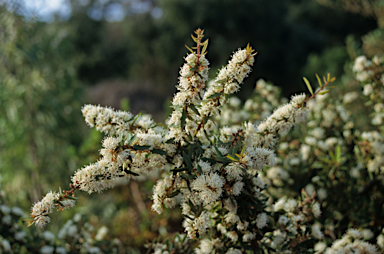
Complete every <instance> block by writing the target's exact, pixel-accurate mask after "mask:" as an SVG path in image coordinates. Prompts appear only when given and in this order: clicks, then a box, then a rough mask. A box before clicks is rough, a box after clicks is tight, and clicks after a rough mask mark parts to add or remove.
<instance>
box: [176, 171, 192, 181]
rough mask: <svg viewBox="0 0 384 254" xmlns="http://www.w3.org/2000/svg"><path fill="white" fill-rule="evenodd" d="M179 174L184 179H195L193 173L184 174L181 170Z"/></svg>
mask: <svg viewBox="0 0 384 254" xmlns="http://www.w3.org/2000/svg"><path fill="white" fill-rule="evenodd" d="M180 175H181V177H183V178H184V179H191V180H192V179H195V176H193V175H188V174H185V173H183V172H180Z"/></svg>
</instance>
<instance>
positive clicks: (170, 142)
mask: <svg viewBox="0 0 384 254" xmlns="http://www.w3.org/2000/svg"><path fill="white" fill-rule="evenodd" d="M174 142H175V139H174V138H171V139H168V140H167V141H166V142H165V143H167V144H173V143H174Z"/></svg>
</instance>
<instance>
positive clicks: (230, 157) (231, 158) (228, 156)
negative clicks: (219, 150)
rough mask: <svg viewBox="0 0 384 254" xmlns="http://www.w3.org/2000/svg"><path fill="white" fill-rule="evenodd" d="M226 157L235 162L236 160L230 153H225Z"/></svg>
mask: <svg viewBox="0 0 384 254" xmlns="http://www.w3.org/2000/svg"><path fill="white" fill-rule="evenodd" d="M226 157H227V158H228V159H230V160H232V161H234V162H237V161H238V160H236V159H235V158H233V157H232V156H230V155H227V156H226Z"/></svg>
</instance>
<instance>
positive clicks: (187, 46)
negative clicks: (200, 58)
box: [185, 45, 194, 53]
mask: <svg viewBox="0 0 384 254" xmlns="http://www.w3.org/2000/svg"><path fill="white" fill-rule="evenodd" d="M185 47H186V48H187V49H188V50H189V51H190V52H191V53H194V52H193V50H192V49H191V48H190V47H188V46H187V45H185Z"/></svg>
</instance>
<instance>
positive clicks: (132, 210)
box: [0, 0, 384, 247]
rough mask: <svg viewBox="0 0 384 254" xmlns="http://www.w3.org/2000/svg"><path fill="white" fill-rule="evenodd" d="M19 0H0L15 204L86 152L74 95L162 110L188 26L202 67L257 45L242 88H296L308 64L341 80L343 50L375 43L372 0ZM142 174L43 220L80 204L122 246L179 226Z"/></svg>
mask: <svg viewBox="0 0 384 254" xmlns="http://www.w3.org/2000/svg"><path fill="white" fill-rule="evenodd" d="M37 2H38V1H37ZM40 2H41V1H40ZM43 2H44V1H43ZM26 3H27V1H25V2H24V1H12V0H7V1H1V2H0V57H1V58H0V173H1V175H2V177H3V189H4V190H5V192H6V193H7V196H8V197H9V202H10V203H11V205H17V206H19V207H21V208H22V209H23V210H24V211H25V212H26V213H27V214H28V209H29V207H30V206H31V204H32V203H33V202H34V201H37V200H39V199H40V197H41V196H42V195H43V194H44V193H46V192H47V191H48V190H50V189H55V190H56V189H58V188H57V187H58V186H61V187H62V188H65V187H66V186H67V185H68V184H69V182H70V176H71V175H72V174H73V172H74V171H75V170H76V169H77V168H80V167H82V165H85V164H87V163H89V162H92V161H95V160H96V159H97V158H98V154H97V151H98V149H99V148H100V141H101V139H102V136H101V134H99V133H97V132H95V131H91V130H88V128H87V127H86V126H85V124H84V122H83V120H82V117H81V113H80V109H81V106H82V105H83V104H84V103H94V104H101V105H108V106H112V107H115V108H122V109H129V110H131V111H132V112H133V113H135V114H136V113H139V112H141V111H145V112H147V113H150V114H152V115H153V117H154V118H155V119H156V120H158V121H163V120H164V119H165V118H166V112H167V111H166V109H165V106H163V105H168V104H166V102H167V101H168V100H169V99H170V98H171V97H172V94H173V93H174V92H175V85H176V84H177V77H178V71H179V68H180V66H181V65H182V63H183V57H184V56H185V55H186V52H187V50H186V49H185V47H184V45H185V44H186V45H189V46H190V45H191V43H192V41H191V38H190V34H191V33H192V31H193V30H195V29H196V28H198V27H201V28H203V29H205V34H206V35H207V37H208V38H209V39H210V42H211V43H210V45H209V47H208V51H209V53H208V59H209V60H210V62H211V69H212V71H211V75H212V77H213V75H215V73H216V72H217V70H218V69H219V68H220V67H221V66H222V65H224V64H225V63H226V61H228V56H229V55H230V54H231V53H232V52H233V51H235V50H236V49H237V48H239V47H244V46H245V45H246V44H247V43H250V44H251V45H252V47H254V48H255V49H256V50H257V51H258V55H257V57H256V63H255V66H254V73H253V74H252V75H251V76H250V78H248V80H247V81H246V83H245V84H244V86H243V89H242V92H241V94H240V98H243V99H244V98H245V95H246V94H249V92H250V91H252V90H253V88H254V84H255V81H256V80H257V79H259V78H263V79H265V80H268V81H271V82H272V83H274V84H276V85H278V86H280V87H281V88H282V91H283V94H284V95H285V96H289V95H291V94H293V93H295V92H300V91H304V90H305V88H304V86H303V83H302V81H301V77H302V76H303V75H305V76H309V77H313V75H314V73H319V74H320V75H322V74H324V73H326V72H331V73H332V74H333V76H336V77H338V78H339V77H342V78H341V79H338V80H342V81H343V82H344V84H348V82H349V83H351V84H352V85H353V80H352V78H349V77H351V76H352V75H351V71H350V61H351V59H354V58H355V57H356V56H357V55H359V54H361V53H362V51H364V53H366V54H367V55H368V56H369V55H371V56H373V55H375V54H383V53H384V45H383V41H384V40H383V38H384V32H383V30H382V29H383V28H384V21H383V17H384V14H383V10H384V6H383V2H382V1H379V0H378V1H365V0H318V1H315V0H287V1H280V0H241V1H239V0H222V1H217V0H193V1H192V0H184V1H178V0H141V1H140V0H103V1H101V0H82V1H77V0H71V1H69V0H67V1H65V0H63V1H61V5H62V6H61V7H60V8H59V10H58V11H56V12H54V11H51V12H48V14H47V13H45V14H44V15H45V16H44V15H40V14H39V12H38V10H37V11H36V10H33V8H31V6H30V5H28V4H26ZM63 10H66V11H63ZM68 10H69V11H68ZM380 41H381V42H380ZM345 87H347V86H345ZM345 89H346V90H348V88H345ZM154 180H156V176H154V179H152V180H147V181H143V182H139V183H128V184H122V185H121V186H119V187H117V188H115V189H114V190H111V191H109V192H108V193H104V194H102V195H100V196H98V197H97V199H92V198H91V197H90V198H88V195H84V194H82V195H81V199H80V202H79V203H78V207H77V209H74V210H73V211H67V212H66V215H65V216H56V217H60V218H61V219H60V218H56V219H57V220H59V223H57V224H56V225H55V223H51V224H50V227H52V228H51V230H52V231H58V227H60V223H61V224H63V220H64V219H68V218H70V217H72V216H73V212H80V213H83V214H85V213H90V214H92V215H91V216H90V221H91V222H92V223H93V224H94V225H96V224H97V223H99V222H100V221H101V222H103V223H104V224H108V225H110V227H111V228H112V229H113V230H112V231H111V232H110V235H111V237H116V236H119V238H120V240H121V241H122V242H123V243H124V244H126V245H130V246H133V247H139V246H140V247H141V246H142V245H143V243H144V242H145V241H146V240H147V239H153V238H155V237H157V236H159V235H166V234H167V232H174V231H176V230H179V228H178V227H179V225H180V222H179V221H172V220H171V221H168V219H169V218H170V217H172V218H175V219H174V220H178V219H179V220H180V219H181V216H180V215H177V214H173V213H177V212H175V211H171V214H165V215H162V216H158V215H157V214H154V213H153V212H151V211H150V209H149V207H150V204H151V201H150V198H149V196H150V195H151V190H152V186H153V181H154ZM173 222H175V223H173ZM58 224H59V225H58ZM172 224H174V225H177V226H174V225H172ZM55 227H56V228H55Z"/></svg>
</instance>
